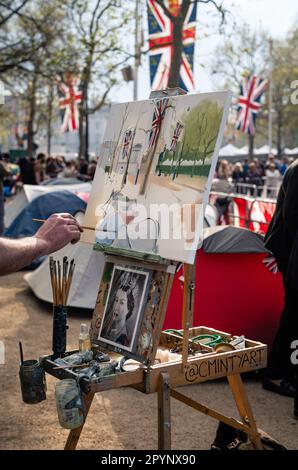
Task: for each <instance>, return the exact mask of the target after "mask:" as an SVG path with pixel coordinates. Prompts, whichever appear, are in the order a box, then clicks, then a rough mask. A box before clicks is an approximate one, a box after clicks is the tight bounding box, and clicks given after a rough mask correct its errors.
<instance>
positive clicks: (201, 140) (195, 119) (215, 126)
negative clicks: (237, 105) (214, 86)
mask: <svg viewBox="0 0 298 470" xmlns="http://www.w3.org/2000/svg"><path fill="white" fill-rule="evenodd" d="M221 118H222V107H221V106H219V105H218V104H217V103H214V102H211V101H204V102H203V103H201V104H200V105H198V106H196V107H194V108H192V109H190V110H189V111H188V112H187V113H186V114H185V115H184V117H183V122H184V125H185V128H184V138H183V149H182V151H181V155H180V158H179V160H180V161H183V160H191V161H193V166H192V172H191V176H193V175H194V174H195V168H196V164H197V162H198V161H199V160H201V162H202V164H203V165H204V164H205V161H206V159H207V158H209V157H211V156H212V154H213V152H214V147H215V143H216V139H217V135H218V132H219V127H220V122H221Z"/></svg>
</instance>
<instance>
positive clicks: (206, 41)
mask: <svg viewBox="0 0 298 470" xmlns="http://www.w3.org/2000/svg"><path fill="white" fill-rule="evenodd" d="M224 5H225V6H226V7H227V8H228V9H229V10H231V11H232V12H233V14H234V18H236V19H237V20H239V22H246V23H248V24H249V25H250V26H251V27H252V28H256V29H259V28H260V27H261V28H262V29H265V30H266V31H268V32H269V33H270V35H271V36H272V37H273V38H278V37H279V38H280V37H283V36H285V35H286V33H287V31H289V29H290V28H292V27H293V26H294V24H295V23H296V24H298V3H297V0H282V2H275V1H274V0H248V1H247V0H224ZM143 16H144V25H145V22H146V15H145V11H144V13H143ZM198 19H200V21H201V25H200V26H199V31H198V36H199V37H198V38H197V44H196V58H195V59H196V60H195V62H196V66H195V82H196V88H197V90H198V91H214V90H215V88H216V84H215V83H214V80H211V77H210V75H209V74H208V71H207V70H206V69H207V67H206V68H204V67H202V65H201V64H205V63H206V65H207V62H208V58H210V55H212V54H215V53H216V46H217V45H218V44H220V42H221V41H222V37H220V36H219V35H215V34H213V35H211V36H209V37H207V38H204V34H205V27H204V25H206V24H207V22H209V21H210V16H208V10H207V8H206V7H204V6H202V5H200V6H199V9H198ZM145 39H147V32H146V31H145ZM132 40H133V38H132ZM149 93H150V84H149V71H148V59H147V58H145V59H144V60H143V65H142V67H141V68H140V71H139V92H138V99H146V98H148V96H149ZM132 96H133V92H132V84H131V83H129V84H127V83H125V82H124V83H123V85H122V86H120V87H117V90H115V91H114V92H113V93H112V94H111V98H112V100H113V101H118V102H119V101H120V102H121V101H131V100H132Z"/></svg>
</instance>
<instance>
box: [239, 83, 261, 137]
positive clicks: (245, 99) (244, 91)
mask: <svg viewBox="0 0 298 470" xmlns="http://www.w3.org/2000/svg"><path fill="white" fill-rule="evenodd" d="M267 84H268V80H264V79H262V78H258V77H257V76H256V75H251V76H250V77H244V79H243V83H242V84H241V85H240V96H239V100H238V110H237V112H238V116H237V121H236V125H235V127H236V129H238V130H241V131H242V132H245V133H246V134H249V135H255V123H256V118H257V114H258V112H259V111H260V109H261V106H262V105H261V98H262V95H263V93H264V91H265V89H266V87H267Z"/></svg>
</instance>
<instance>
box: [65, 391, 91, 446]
mask: <svg viewBox="0 0 298 470" xmlns="http://www.w3.org/2000/svg"><path fill="white" fill-rule="evenodd" d="M93 397H94V393H88V394H87V395H85V396H84V404H85V410H86V418H85V421H86V419H87V416H88V412H89V409H90V406H91V403H92V400H93ZM84 424H85V422H84V423H83V424H82V426H80V427H79V428H76V429H72V430H71V431H70V433H69V435H68V438H67V441H66V444H65V447H64V450H75V448H76V447H77V443H78V441H79V439H80V435H81V432H82V430H83V427H84Z"/></svg>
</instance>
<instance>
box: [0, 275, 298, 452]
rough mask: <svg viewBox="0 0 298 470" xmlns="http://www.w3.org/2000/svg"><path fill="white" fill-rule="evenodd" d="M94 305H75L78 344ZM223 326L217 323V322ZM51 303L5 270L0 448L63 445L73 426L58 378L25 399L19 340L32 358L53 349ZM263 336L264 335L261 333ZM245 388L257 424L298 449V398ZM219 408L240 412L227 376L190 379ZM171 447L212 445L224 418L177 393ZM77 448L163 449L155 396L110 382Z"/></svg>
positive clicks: (73, 335)
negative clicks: (57, 392) (58, 393)
mask: <svg viewBox="0 0 298 470" xmlns="http://www.w3.org/2000/svg"><path fill="white" fill-rule="evenodd" d="M89 318H90V313H86V312H83V311H76V312H71V314H70V320H69V324H70V330H69V335H68V338H69V340H68V345H69V347H70V348H71V347H72V346H74V347H76V343H77V337H78V333H79V325H80V322H81V321H82V320H85V321H86V320H88V319H89ZM214 327H216V325H214ZM51 334H52V318H51V308H50V306H48V305H46V304H44V303H41V302H40V301H38V300H36V299H35V297H34V296H33V295H32V294H31V292H30V291H29V290H28V288H27V286H26V283H25V282H24V281H23V274H22V273H17V274H13V275H10V276H6V277H2V278H0V340H2V341H4V344H5V350H6V361H5V364H4V365H0V377H1V379H0V393H1V400H0V448H1V449H62V448H63V444H64V442H65V440H66V438H67V435H68V431H67V430H65V429H62V428H61V427H60V426H59V423H58V419H57V414H56V407H55V401H54V385H55V380H54V379H53V378H52V377H49V376H47V385H48V392H47V400H46V401H44V402H42V403H40V404H38V405H25V404H23V402H22V400H21V395H20V387H19V379H18V368H19V351H18V341H20V340H21V341H22V342H23V348H24V355H25V359H28V358H37V357H39V356H41V355H43V354H48V353H50V352H51ZM255 339H257V338H255ZM246 389H247V392H248V395H249V399H250V402H251V405H252V408H253V411H254V414H255V418H256V420H257V423H258V426H259V427H260V428H262V429H263V430H264V431H266V432H268V433H269V434H270V435H272V436H274V437H275V438H276V439H278V440H279V441H280V442H282V443H283V444H284V445H285V446H286V447H287V448H288V449H296V450H297V449H298V421H295V420H294V419H293V418H292V412H293V401H292V400H291V399H289V398H284V397H280V396H278V395H275V394H272V393H270V392H266V391H264V390H262V387H261V384H260V382H259V381H257V380H251V379H250V380H248V381H246ZM180 390H181V391H183V392H184V393H186V394H188V395H189V396H191V397H193V398H195V399H199V400H200V401H201V402H202V403H205V404H207V405H209V406H210V407H212V408H215V409H218V410H221V411H223V412H225V413H226V414H229V415H234V416H235V417H237V412H236V410H235V406H234V403H233V400H232V398H231V395H230V390H229V388H228V386H227V384H226V382H225V381H217V382H212V383H211V382H209V383H205V384H200V385H191V386H189V387H183V388H181V389H180ZM172 425H173V427H172V448H173V449H182V450H183V449H191V450H197V449H199V450H200V449H209V448H210V444H211V442H212V441H213V438H214V435H215V430H216V427H217V422H215V421H214V420H212V419H211V418H208V417H206V416H205V415H201V414H199V413H197V412H195V411H193V410H192V409H190V408H188V407H186V406H185V405H183V404H181V403H180V402H177V401H175V400H172ZM78 448H80V449H107V450H108V449H157V412H156V396H155V395H144V394H142V393H140V392H137V391H135V390H133V389H129V388H127V389H121V390H111V391H107V392H104V393H101V394H98V395H97V396H96V400H94V403H93V405H92V408H91V412H90V415H89V416H88V419H87V422H86V425H85V428H84V431H83V433H82V436H81V440H80V443H79V446H78Z"/></svg>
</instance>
